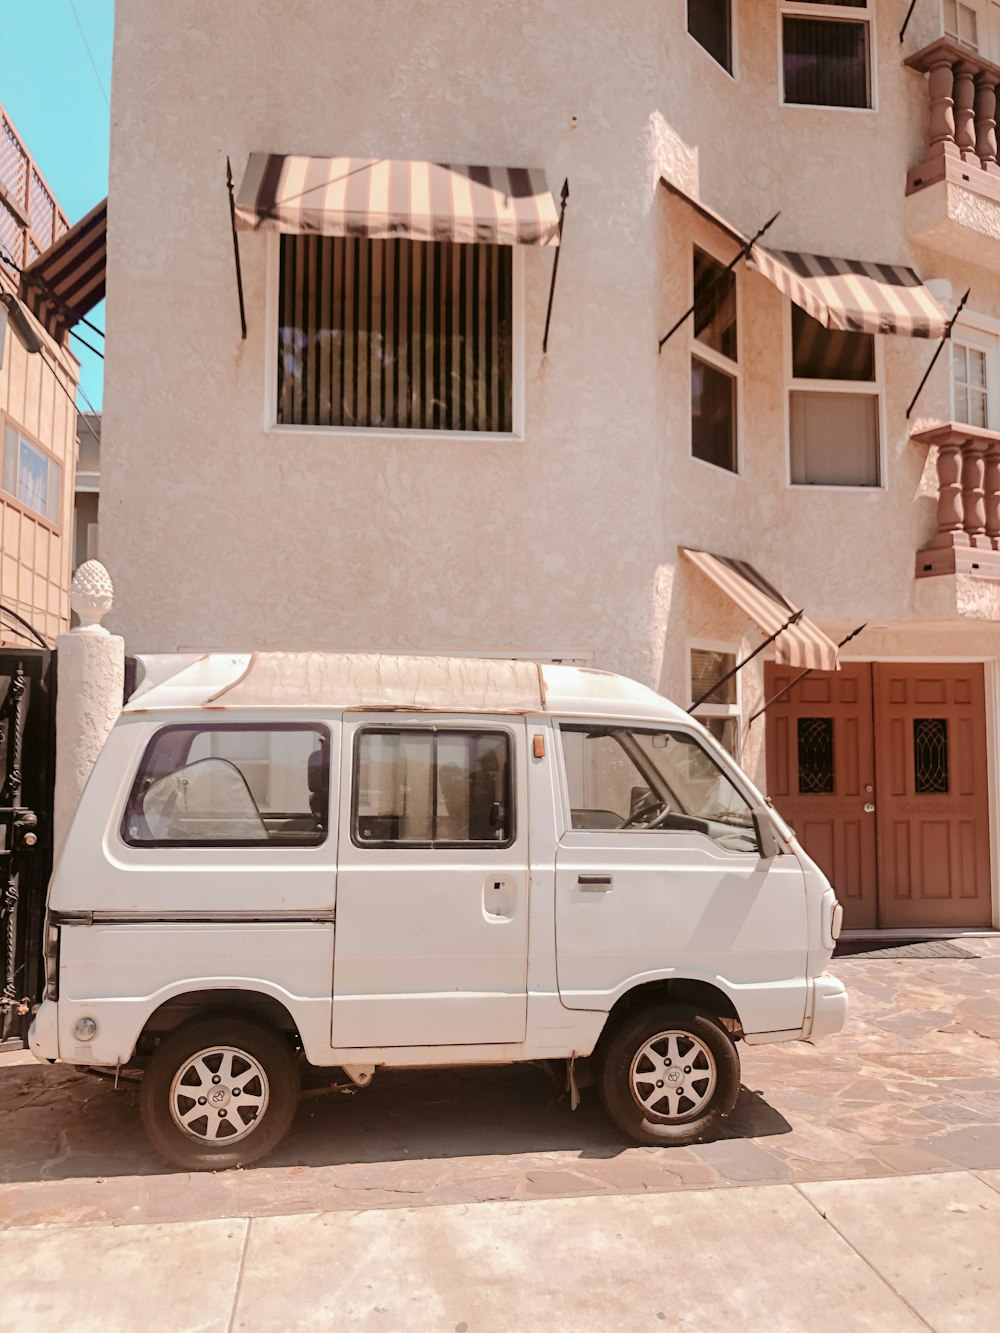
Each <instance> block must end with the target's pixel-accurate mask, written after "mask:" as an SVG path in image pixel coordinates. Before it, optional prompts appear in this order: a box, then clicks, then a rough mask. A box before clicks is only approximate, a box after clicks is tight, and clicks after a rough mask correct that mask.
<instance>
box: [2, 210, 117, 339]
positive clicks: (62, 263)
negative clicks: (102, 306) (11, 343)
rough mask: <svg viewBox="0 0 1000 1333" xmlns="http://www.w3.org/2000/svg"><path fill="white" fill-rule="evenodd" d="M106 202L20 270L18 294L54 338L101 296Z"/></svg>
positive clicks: (104, 268) (105, 232)
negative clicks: (21, 271) (22, 270)
mask: <svg viewBox="0 0 1000 1333" xmlns="http://www.w3.org/2000/svg"><path fill="white" fill-rule="evenodd" d="M107 261H108V201H107V199H103V200H102V201H101V202H100V203H99V204H98V205H97V207H96V208H92V209H91V210H90V212H89V213H88V214H87V215H86V217H83V218H81V219H80V221H79V222H78V223H76V225H75V226H73V227H70V229H69V231H67V232H65V233H64V234H63V235H62V236H60V237H59V239H58V240H57V241H56V242H55V243H54V244H53V245H50V246H49V248H48V249H47V250H46V251H45V253H44V254H42V255H39V257H38V258H37V259H36V260H35V261H34V263H32V264H29V265H28V267H27V268H26V269H25V270H24V272H23V273H22V274H21V286H20V292H19V295H20V297H21V300H22V301H23V302H24V304H25V305H26V306H27V307H28V309H29V310H30V311H31V313H32V314H33V315H34V316H35V318H36V319H37V320H38V321H39V323H40V324H41V325H42V326H43V327H44V329H45V331H46V332H47V333H48V334H49V335H50V337H52V338H54V339H55V341H56V342H62V340H63V339H64V338H65V336H66V334H67V332H68V331H69V330H70V329H71V328H72V327H73V325H74V324H76V323H77V321H78V320H80V319H82V318H83V316H84V315H87V314H89V313H90V311H91V310H93V308H94V306H95V305H97V304H98V303H99V302H100V301H103V300H104V279H105V272H106V269H107Z"/></svg>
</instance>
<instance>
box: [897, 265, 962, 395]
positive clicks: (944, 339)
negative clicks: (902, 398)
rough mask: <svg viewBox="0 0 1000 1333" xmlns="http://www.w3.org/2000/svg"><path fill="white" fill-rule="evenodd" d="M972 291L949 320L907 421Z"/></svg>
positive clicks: (918, 388) (919, 385)
mask: <svg viewBox="0 0 1000 1333" xmlns="http://www.w3.org/2000/svg"><path fill="white" fill-rule="evenodd" d="M971 291H972V288H971V287H967V288H966V291H965V295H964V296H963V297H962V299H961V301H959V303H958V309H957V310H956V311H955V313H954V314H953V315H952V317H951V319H949V321H948V324H947V327H946V328H945V331H944V333H943V334H942V335H941V341H940V342H939V343H938V345H937V350H936V351H935V353H934V355H933V356H932V357H931V363H930V365H929V366H928V367H927V369H926V370H925V371H924V377H923V379H922V380H921V381H920V383H919V384H918V385H917V392H916V393H915V394H914V395H913V397H912V398H911V399H910V406H909V407H908V408H907V409H906V419H907V421H909V419H910V413H911V412H912V411H913V409H914V407H915V406H916V402H917V399H918V398H919V397H920V395H921V393H922V392H923V387H924V385H925V384H926V383H927V381H928V380H929V379H930V374H931V371H932V370H933V369H934V367H935V366H936V365H937V359H938V357H939V356H940V355H941V353H942V352H943V351H944V345H945V343H946V342H947V341H948V339H949V338H950V337H951V331H952V329H953V328H954V327H955V321H956V320H957V319H958V317H959V315H960V314H961V313H962V311H963V309H964V308H965V303H966V301H967V300H968V299H969V294H970V293H971Z"/></svg>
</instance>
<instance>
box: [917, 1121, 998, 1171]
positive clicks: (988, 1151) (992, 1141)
mask: <svg viewBox="0 0 1000 1333" xmlns="http://www.w3.org/2000/svg"><path fill="white" fill-rule="evenodd" d="M916 1146H917V1147H918V1148H923V1149H924V1150H925V1151H926V1152H932V1153H934V1154H935V1155H936V1156H938V1157H941V1158H943V1159H944V1160H945V1161H946V1162H948V1163H949V1164H951V1165H952V1166H964V1167H967V1168H968V1169H970V1170H977V1169H980V1168H984V1167H1000V1125H976V1126H969V1127H968V1128H967V1129H956V1130H954V1131H953V1132H952V1133H949V1134H938V1135H936V1136H935V1137H934V1138H933V1139H921V1140H920V1141H919V1142H918V1143H917V1144H916Z"/></svg>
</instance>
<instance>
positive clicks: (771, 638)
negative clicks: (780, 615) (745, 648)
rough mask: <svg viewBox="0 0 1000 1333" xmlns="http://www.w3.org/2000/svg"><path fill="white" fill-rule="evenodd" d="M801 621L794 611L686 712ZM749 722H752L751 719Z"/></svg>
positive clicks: (798, 612) (797, 613) (709, 695)
mask: <svg viewBox="0 0 1000 1333" xmlns="http://www.w3.org/2000/svg"><path fill="white" fill-rule="evenodd" d="M801 619H802V612H801V611H794V612H793V613H792V614H791V615H790V616H789V617H788V619H787V620H786V621H785V623H784V624H783V625H782V626H781V628H780V629H776V630H775V631H774V633H773V634H771V635H770V636H769V637H768V638H766V639H765V640H764V642H763V643H761V644H758V645H757V647H756V648H755V649H754V650H753V652H752V653H750V654H749V655H748V656H746V657H744V659H743V661H742V662H737V663H736V665H735V666H734V667H733V668H732V669H731V670H730V671H727V672H726V674H725V675H724V676H720V677H719V679H718V680H717V681H716V682H715V684H714V685H713V686H712V687H711V689H708V690H706V691H705V693H704V694H703V695H702V696H701V698H700V699H695V701H694V703H693V704H692V705H691V707H690V708H689V709H688V712H689V713H693V712H694V711H695V709H696V708H700V707H701V706H702V704H703V703H704V702H705V700H706V699H708V698H710V697H711V696H712V695H713V694H714V693H715V691H716V690H717V689H718V688H719V686H720V685H725V683H726V681H727V680H729V679H731V677H733V676H735V675H736V673H737V672H739V671H742V670H743V668H744V667H745V666H746V664H747V663H748V662H752V661H753V659H754V658H755V657H756V656H757V654H758V653H762V652H763V651H764V649H765V648H766V647H767V646H768V644H771V643H774V641H775V639H776V638H777V637H778V635H779V634H784V632H785V630H786V629H791V627H792V626H793V625H796V624H798V622H799V621H800V620H801ZM751 721H753V719H752V718H751Z"/></svg>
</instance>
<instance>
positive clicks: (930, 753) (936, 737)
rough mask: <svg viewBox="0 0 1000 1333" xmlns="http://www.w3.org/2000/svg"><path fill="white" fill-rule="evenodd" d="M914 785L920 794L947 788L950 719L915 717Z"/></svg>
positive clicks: (941, 790)
mask: <svg viewBox="0 0 1000 1333" xmlns="http://www.w3.org/2000/svg"><path fill="white" fill-rule="evenodd" d="M913 788H914V791H915V792H916V793H917V795H919V796H923V795H935V794H937V795H944V794H947V791H948V719H947V718H944V717H915V718H914V719H913Z"/></svg>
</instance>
